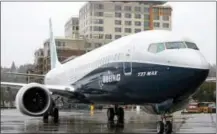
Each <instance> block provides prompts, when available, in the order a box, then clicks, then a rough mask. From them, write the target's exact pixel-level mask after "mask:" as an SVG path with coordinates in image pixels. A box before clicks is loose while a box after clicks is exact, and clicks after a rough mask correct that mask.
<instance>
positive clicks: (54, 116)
mask: <svg viewBox="0 0 217 134" xmlns="http://www.w3.org/2000/svg"><path fill="white" fill-rule="evenodd" d="M53 120H54V122H55V123H56V122H58V120H59V109H58V108H54V109H53Z"/></svg>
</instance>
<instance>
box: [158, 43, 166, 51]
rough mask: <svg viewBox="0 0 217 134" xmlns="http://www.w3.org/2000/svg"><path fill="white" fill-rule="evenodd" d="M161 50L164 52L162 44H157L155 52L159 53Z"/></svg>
mask: <svg viewBox="0 0 217 134" xmlns="http://www.w3.org/2000/svg"><path fill="white" fill-rule="evenodd" d="M163 50H165V46H164V43H159V44H157V52H161V51H163Z"/></svg>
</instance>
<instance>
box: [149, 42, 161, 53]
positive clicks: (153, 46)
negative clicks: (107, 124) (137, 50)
mask: <svg viewBox="0 0 217 134" xmlns="http://www.w3.org/2000/svg"><path fill="white" fill-rule="evenodd" d="M148 50H149V52H152V53H157V52H161V51H163V50H165V46H164V43H154V44H151V45H150V47H149V49H148Z"/></svg>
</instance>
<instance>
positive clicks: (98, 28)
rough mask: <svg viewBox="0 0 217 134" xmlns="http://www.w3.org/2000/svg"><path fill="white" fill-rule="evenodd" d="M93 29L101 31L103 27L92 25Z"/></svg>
mask: <svg viewBox="0 0 217 134" xmlns="http://www.w3.org/2000/svg"><path fill="white" fill-rule="evenodd" d="M93 31H103V27H99V26H94V27H93Z"/></svg>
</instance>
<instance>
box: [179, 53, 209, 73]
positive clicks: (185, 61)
mask: <svg viewBox="0 0 217 134" xmlns="http://www.w3.org/2000/svg"><path fill="white" fill-rule="evenodd" d="M180 52H181V53H179V54H178V53H177V54H178V55H179V60H180V63H181V64H182V65H186V66H188V67H191V68H197V69H207V70H209V68H210V64H209V63H208V62H207V60H206V59H205V57H204V56H203V54H202V53H201V52H200V51H198V50H193V49H183V50H180Z"/></svg>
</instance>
